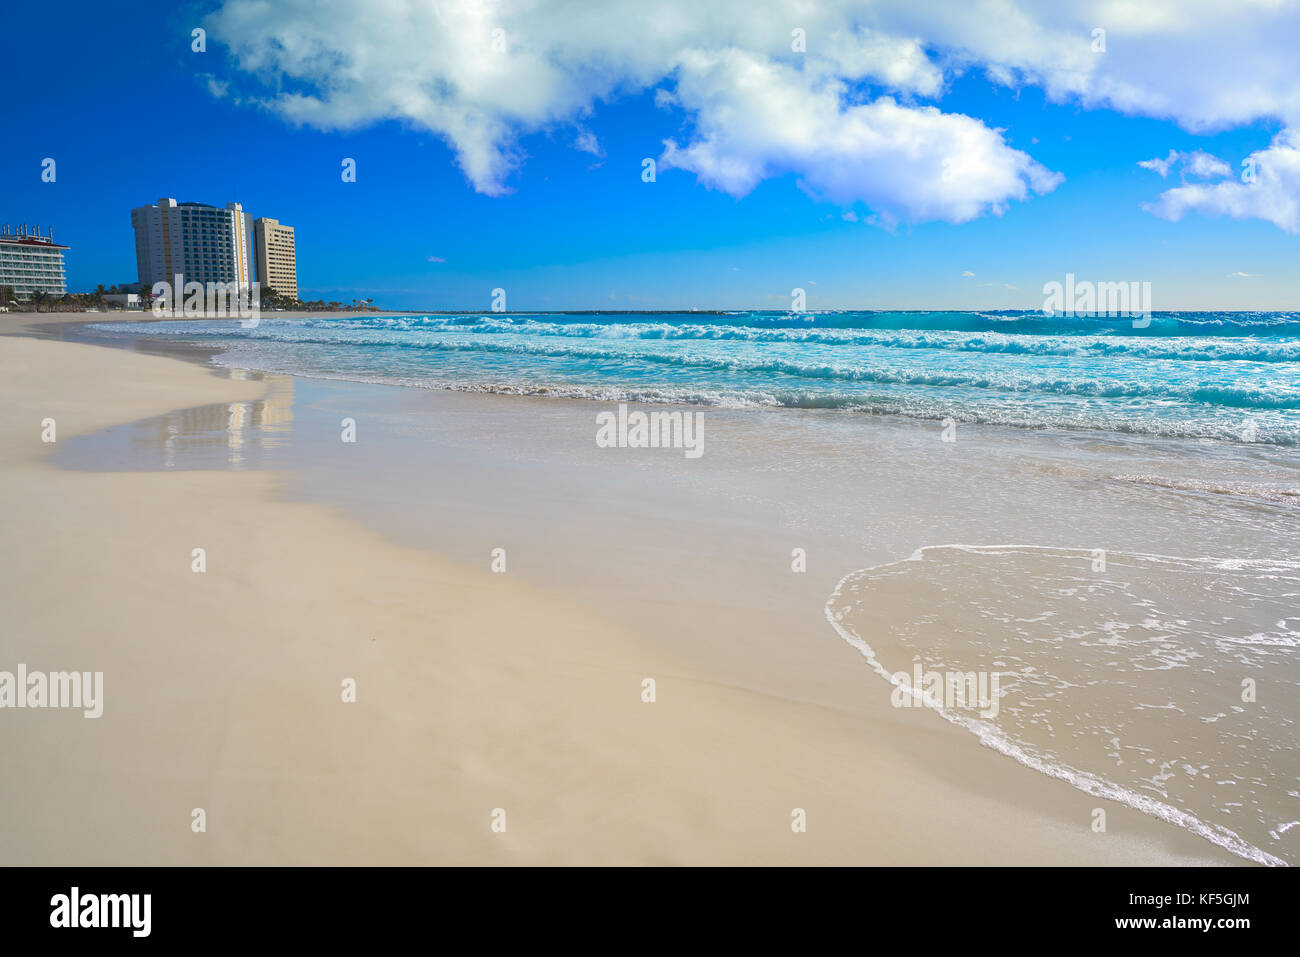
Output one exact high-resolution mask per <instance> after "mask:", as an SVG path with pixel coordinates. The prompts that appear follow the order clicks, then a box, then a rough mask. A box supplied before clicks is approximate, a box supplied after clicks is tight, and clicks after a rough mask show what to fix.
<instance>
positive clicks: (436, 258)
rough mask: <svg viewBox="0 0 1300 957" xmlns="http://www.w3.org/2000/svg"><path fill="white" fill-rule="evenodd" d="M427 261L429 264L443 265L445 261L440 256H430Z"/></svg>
mask: <svg viewBox="0 0 1300 957" xmlns="http://www.w3.org/2000/svg"><path fill="white" fill-rule="evenodd" d="M428 261H429V262H431V263H445V262H446V261H447V260H445V259H443V258H442V257H441V256H430V257H429V259H428Z"/></svg>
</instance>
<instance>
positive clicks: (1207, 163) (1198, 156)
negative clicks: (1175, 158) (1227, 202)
mask: <svg viewBox="0 0 1300 957" xmlns="http://www.w3.org/2000/svg"><path fill="white" fill-rule="evenodd" d="M1184 163H1185V164H1186V171H1187V174H1188V175H1189V176H1199V177H1201V178H1202V179H1209V178H1211V177H1214V176H1231V175H1232V167H1231V166H1229V165H1228V164H1227V163H1225V162H1224V161H1223V160H1221V159H1219V158H1218V157H1217V156H1211V155H1210V154H1209V153H1205V152H1202V151H1201V150H1195V151H1194V152H1191V153H1188V154H1186V156H1185V159H1184Z"/></svg>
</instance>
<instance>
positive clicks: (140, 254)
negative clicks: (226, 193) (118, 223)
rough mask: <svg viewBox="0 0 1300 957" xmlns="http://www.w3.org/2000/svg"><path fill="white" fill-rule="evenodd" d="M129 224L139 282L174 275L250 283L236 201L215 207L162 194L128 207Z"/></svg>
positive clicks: (246, 233)
mask: <svg viewBox="0 0 1300 957" xmlns="http://www.w3.org/2000/svg"><path fill="white" fill-rule="evenodd" d="M131 225H132V226H134V227H135V261H136V268H137V270H138V271H139V275H140V282H142V283H148V284H150V285H153V284H154V283H156V282H166V283H174V282H175V281H176V280H175V277H176V276H177V275H179V276H181V282H182V283H190V282H199V283H204V284H205V285H206V284H207V283H209V282H219V283H231V282H233V283H238V284H239V285H240V286H241V287H244V288H248V287H251V286H252V284H253V280H254V275H253V258H252V243H251V241H250V240H251V232H252V230H251V229H250V228H249V227H250V223H249V217H248V214H247V213H245V212H244V209H243V207H242V206H240V205H239V204H238V203H227V204H226V208H225V209H218V208H217V207H215V206H209V205H208V204H207V203H177V202H176V200H174V199H166V198H164V199H160V200H158V203H157V205H154V206H140V207H137V208H136V209H133V210H131ZM181 294H182V293H181V291H180V290H177V295H178V296H179V295H181Z"/></svg>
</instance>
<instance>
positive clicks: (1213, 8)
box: [206, 0, 1300, 223]
mask: <svg viewBox="0 0 1300 957" xmlns="http://www.w3.org/2000/svg"><path fill="white" fill-rule="evenodd" d="M206 25H207V26H208V27H209V33H210V35H211V36H212V37H213V38H215V39H217V40H219V41H221V42H223V43H225V44H226V45H227V46H228V47H229V48H230V50H231V52H232V54H233V56H234V59H235V62H236V65H237V67H238V68H239V69H240V70H242V71H244V72H245V73H246V74H248V76H249V77H254V78H258V79H260V80H262V81H263V93H262V94H261V96H260V99H261V102H263V103H264V104H265V105H266V106H268V107H269V108H270V109H272V110H274V111H276V112H277V113H279V114H280V115H282V116H283V117H285V118H286V119H288V120H290V121H292V122H295V123H303V124H309V125H312V126H316V127H321V128H326V129H351V128H356V127H359V126H363V125H366V124H369V123H373V122H377V121H382V120H391V119H395V120H398V121H401V122H405V123H409V124H411V125H413V126H415V127H418V128H423V129H429V130H433V131H435V132H437V133H438V134H440V135H441V136H442V137H443V138H444V139H445V140H446V141H447V142H448V143H449V144H450V145H451V147H452V148H453V150H454V151H455V153H456V156H457V161H458V162H459V164H460V166H461V168H462V169H463V171H464V173H465V175H466V177H467V178H468V179H469V181H470V182H471V183H472V184H473V186H474V188H475V189H477V190H479V191H481V192H484V193H488V194H492V195H499V194H501V193H504V192H507V191H508V185H507V184H508V181H509V178H510V176H511V174H512V173H513V172H514V171H515V170H516V169H517V168H518V167H519V166H520V164H521V163H523V161H524V159H525V156H524V152H523V150H522V148H521V146H520V141H521V137H523V136H525V135H527V134H529V133H531V132H535V131H539V130H546V129H550V128H554V127H573V128H575V129H576V131H577V132H576V133H575V134H574V135H575V139H574V143H575V146H577V148H579V149H587V150H588V152H592V151H593V150H592V149H590V147H591V146H592V145H595V147H596V149H599V146H598V144H596V141H595V134H594V133H592V134H591V136H590V138H588V137H586V136H584V135H583V134H584V131H585V130H586V129H587V127H586V124H588V123H591V124H593V125H594V124H595V123H597V122H598V120H599V115H598V110H599V108H600V107H601V106H603V104H605V103H607V102H610V101H613V100H615V99H617V98H618V97H620V96H623V95H625V94H636V93H640V92H643V91H646V90H654V91H655V92H654V97H655V103H656V104H657V105H658V106H660V107H663V108H680V109H681V110H682V111H683V114H684V115H683V119H684V120H685V123H686V126H685V128H686V129H687V131H688V134H687V135H686V136H685V138H682V137H679V138H678V139H680V140H681V142H680V143H676V144H674V146H673V148H672V149H671V150H670V154H669V155H670V156H671V158H672V162H673V163H674V164H675V165H678V166H680V167H683V168H686V169H690V170H692V171H694V172H695V173H696V175H697V176H699V178H700V179H701V180H702V181H703V182H705V183H706V184H708V185H711V186H713V187H715V188H719V189H725V190H727V191H728V192H733V193H735V194H737V195H739V194H743V193H744V192H746V191H748V190H750V189H753V188H754V186H755V185H756V184H757V183H758V182H760V181H762V180H763V179H765V178H769V177H776V176H782V175H787V174H790V173H794V174H796V175H797V176H798V177H800V178H801V180H802V181H803V183H804V185H805V186H806V187H807V188H808V189H809V190H810V191H811V192H814V193H815V194H818V195H822V196H825V197H826V198H828V199H831V200H834V201H836V202H842V203H851V202H858V201H860V202H864V203H866V204H868V205H870V206H872V208H873V209H875V210H876V211H877V214H878V215H877V217H876V220H875V221H878V222H885V223H888V222H891V221H898V220H909V221H916V220H923V219H947V220H951V221H962V220H964V219H969V218H971V217H973V216H978V215H981V214H982V213H985V212H994V213H996V212H999V211H1001V210H1002V209H1005V208H1006V206H1007V204H1008V203H1009V201H1011V200H1013V199H1023V198H1025V197H1026V196H1028V195H1029V194H1030V193H1032V192H1036V191H1037V192H1041V191H1044V190H1046V189H1050V188H1052V186H1054V185H1055V184H1056V183H1057V182H1059V178H1057V177H1056V176H1055V175H1054V174H1051V173H1049V172H1048V171H1047V170H1045V169H1044V168H1043V167H1041V166H1040V165H1039V164H1037V163H1036V162H1035V161H1034V160H1033V159H1031V158H1030V157H1029V156H1028V155H1027V154H1025V153H1023V152H1021V151H1018V150H1015V149H1013V148H1011V147H1010V146H1008V145H1007V143H1006V142H1005V140H1004V139H1003V137H1002V134H1001V133H1000V131H997V130H994V129H991V128H990V127H988V126H987V125H986V124H984V123H983V122H982V121H981V120H979V119H978V118H974V117H967V116H962V115H960V114H954V113H945V112H941V110H940V109H939V108H937V107H936V106H935V105H932V104H935V103H941V102H942V97H943V94H944V91H945V89H946V87H947V85H948V83H949V82H950V81H951V79H952V78H953V77H955V76H956V75H958V74H959V73H963V72H971V71H979V72H981V73H982V74H984V75H985V76H987V77H988V78H989V79H991V80H992V81H993V82H995V83H1001V84H1006V85H1010V86H1015V87H1019V86H1028V85H1034V86H1039V87H1042V88H1043V89H1044V90H1045V91H1046V93H1047V96H1048V98H1049V99H1051V100H1053V101H1056V102H1074V103H1077V104H1078V105H1080V106H1082V107H1084V108H1098V107H1106V108H1113V109H1116V110H1119V111H1122V112H1125V113H1129V114H1135V115H1144V116H1152V117H1160V118H1167V119H1171V120H1173V121H1175V122H1177V123H1179V124H1181V125H1182V126H1183V127H1185V128H1186V129H1188V130H1190V131H1193V132H1198V133H1199V132H1209V131H1214V130H1219V129H1224V128H1228V127H1231V126H1234V125H1240V124H1243V123H1248V122H1252V121H1256V120H1260V119H1268V120H1276V121H1280V122H1281V123H1282V124H1283V125H1294V126H1300V58H1297V57H1296V56H1295V41H1296V38H1297V37H1298V36H1300V4H1296V3H1284V2H1280V0H1239V2H1236V3H1232V4H1224V3H1222V2H1218V0H1143V2H1142V3H1131V2H1124V0H927V2H926V3H917V2H915V0H881V2H878V3H873V4H870V5H865V4H861V3H859V2H853V0H822V2H819V3H818V4H816V5H808V4H806V3H804V2H801V0H710V2H708V3H701V2H699V0H656V2H655V3H653V4H646V3H644V2H643V0H605V2H602V3H600V4H565V5H560V4H558V2H553V3H547V2H542V3H537V2H534V0H487V2H470V0H382V2H362V0H279V2H277V3H274V4H270V3H266V2H265V0H225V3H224V5H223V6H222V7H221V8H220V9H219V10H218V11H217V12H216V13H215V14H213V15H212V16H211V17H210V18H209V19H208V21H207V24H206ZM792 26H798V27H800V28H802V29H803V30H804V31H805V34H806V37H807V51H806V52H805V53H794V52H792V50H791V47H790V28H791V27H792ZM778 27H779V28H778ZM1096 27H1101V28H1103V29H1105V30H1106V52H1104V53H1094V52H1092V49H1091V39H1092V31H1093V29H1094V28H1096ZM497 29H500V30H504V31H505V37H506V44H505V50H506V52H504V53H502V52H496V51H495V50H494V49H493V45H492V36H493V31H494V30H497ZM760 91H761V92H760ZM215 92H216V91H215V90H214V93H215ZM768 97H770V98H772V99H774V100H775V103H772V102H767V101H766V98H768ZM245 99H247V98H246V97H245ZM925 100H929V101H931V105H927V104H924V103H921V102H919V101H925ZM1190 155H1191V156H1195V154H1190ZM1210 159H1213V157H1211V158H1210ZM945 160H948V161H949V164H948V166H945V165H944V161H945ZM1156 162H1157V161H1148V163H1153V164H1154V163H1156ZM1158 162H1160V163H1167V162H1169V161H1168V160H1163V161H1158ZM1205 162H1207V161H1204V160H1195V159H1192V160H1186V159H1185V160H1184V163H1185V169H1186V174H1187V175H1191V176H1198V177H1202V178H1205V177H1213V176H1217V175H1221V170H1220V169H1219V168H1218V167H1217V166H1214V165H1213V164H1210V165H1204V163H1205ZM1220 162H1221V161H1220ZM895 164H897V165H895ZM1198 164H1201V165H1198ZM1144 165H1146V164H1144ZM1150 168H1153V169H1155V170H1156V171H1157V172H1160V170H1159V168H1158V167H1157V166H1155V165H1152V166H1151V167H1150ZM1167 171H1168V168H1167V167H1166V170H1165V173H1162V174H1161V175H1167ZM1275 186H1276V188H1277V189H1279V190H1280V189H1284V188H1285V186H1286V184H1285V183H1284V182H1283V181H1281V180H1279V181H1278V182H1277V183H1275ZM1288 195H1290V196H1294V195H1295V194H1294V193H1291V194H1288ZM1185 199H1186V200H1187V201H1191V200H1192V199H1193V197H1191V196H1190V195H1187V194H1185ZM1163 200H1164V197H1162V201H1163ZM1176 202H1177V201H1176V200H1172V199H1171V200H1169V201H1168V202H1167V203H1166V205H1168V206H1169V207H1170V208H1171V209H1172V208H1173V206H1174V205H1176ZM1197 202H1199V200H1197ZM1236 208H1243V209H1244V208H1245V207H1244V206H1242V204H1241V203H1239V202H1237V203H1236ZM867 218H868V219H870V217H867ZM1265 218H1272V217H1265ZM1275 221H1276V220H1275Z"/></svg>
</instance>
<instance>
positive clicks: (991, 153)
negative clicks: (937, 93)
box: [660, 50, 1061, 224]
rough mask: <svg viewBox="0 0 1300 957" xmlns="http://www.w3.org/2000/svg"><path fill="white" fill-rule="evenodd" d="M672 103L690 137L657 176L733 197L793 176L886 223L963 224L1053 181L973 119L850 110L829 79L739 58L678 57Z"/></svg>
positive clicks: (886, 105)
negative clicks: (683, 115)
mask: <svg viewBox="0 0 1300 957" xmlns="http://www.w3.org/2000/svg"><path fill="white" fill-rule="evenodd" d="M677 97H678V99H679V100H680V102H681V103H682V105H683V107H684V108H686V109H687V110H689V111H693V112H694V113H695V115H696V117H697V120H696V124H695V130H694V138H693V139H692V140H691V141H690V142H688V143H687V144H686V145H684V146H678V145H677V144H676V143H675V142H673V141H671V140H670V141H668V142H667V143H666V144H665V146H666V149H665V151H664V154H663V156H662V157H661V158H660V166H661V167H662V168H673V167H676V168H679V169H686V170H690V171H691V172H693V173H695V174H696V175H697V176H698V177H699V179H700V181H701V182H702V183H704V184H705V185H706V186H709V187H712V188H714V189H720V190H723V191H725V192H727V193H730V194H731V195H733V196H744V195H745V194H747V193H749V192H750V191H751V190H752V189H754V187H755V186H757V185H758V184H759V183H760V182H762V181H763V180H765V179H768V178H770V177H773V176H780V175H782V174H785V173H790V172H792V173H795V174H796V175H798V176H799V178H800V180H801V181H802V183H803V185H804V186H805V188H807V189H808V190H809V191H810V192H812V193H813V194H815V195H817V196H820V197H824V198H826V199H829V200H831V201H833V202H836V203H839V204H841V205H851V204H852V203H854V202H863V203H866V204H867V205H868V206H870V207H871V208H872V209H874V210H876V211H877V214H878V216H879V217H880V218H881V219H882V220H883V221H884V222H885V223H886V224H892V223H895V222H899V221H907V222H917V221H925V220H936V219H937V220H947V221H949V222H957V223H960V222H965V221H967V220H970V219H974V218H975V217H976V216H979V215H981V214H983V213H985V212H990V211H991V212H994V213H1001V212H1002V211H1003V210H1004V209H1005V208H1006V205H1007V203H1008V202H1009V201H1010V200H1012V199H1025V198H1026V197H1027V196H1028V195H1029V193H1030V191H1031V190H1032V191H1034V192H1039V193H1042V192H1046V191H1047V190H1050V189H1052V188H1054V187H1055V186H1056V185H1057V184H1058V183H1059V182H1060V181H1061V176H1060V175H1059V174H1056V173H1052V172H1050V171H1048V170H1047V169H1046V168H1044V167H1043V166H1041V165H1039V164H1038V163H1036V162H1035V161H1034V160H1033V159H1032V158H1031V157H1030V156H1029V155H1028V154H1026V153H1022V152H1020V151H1019V150H1014V149H1012V148H1011V147H1009V146H1007V145H1006V142H1005V141H1004V140H1003V138H1002V136H1001V134H999V133H997V132H996V131H994V130H991V129H989V128H988V127H987V126H985V125H984V124H983V123H981V122H979V121H978V120H974V119H971V118H970V117H968V116H962V115H960V114H956V113H942V112H940V111H939V110H938V109H937V108H935V107H932V106H921V107H909V106H904V105H902V104H900V103H898V102H897V101H896V100H894V99H893V98H892V97H889V96H882V97H880V98H879V99H876V100H873V101H870V102H867V103H853V102H852V100H851V98H850V96H849V91H848V89H847V87H846V85H845V84H844V83H843V82H842V81H841V80H839V79H838V78H836V77H835V76H833V75H831V74H829V73H827V72H822V71H821V70H819V69H818V68H815V67H812V66H805V67H804V68H803V69H796V68H795V67H793V66H789V65H786V64H783V63H779V62H776V61H773V60H769V59H766V58H761V57H757V56H755V55H753V54H750V53H746V52H742V51H739V50H725V51H722V52H721V53H703V52H699V51H691V52H689V53H687V54H686V55H684V56H683V57H682V59H681V62H680V64H679V67H678V73H677Z"/></svg>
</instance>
